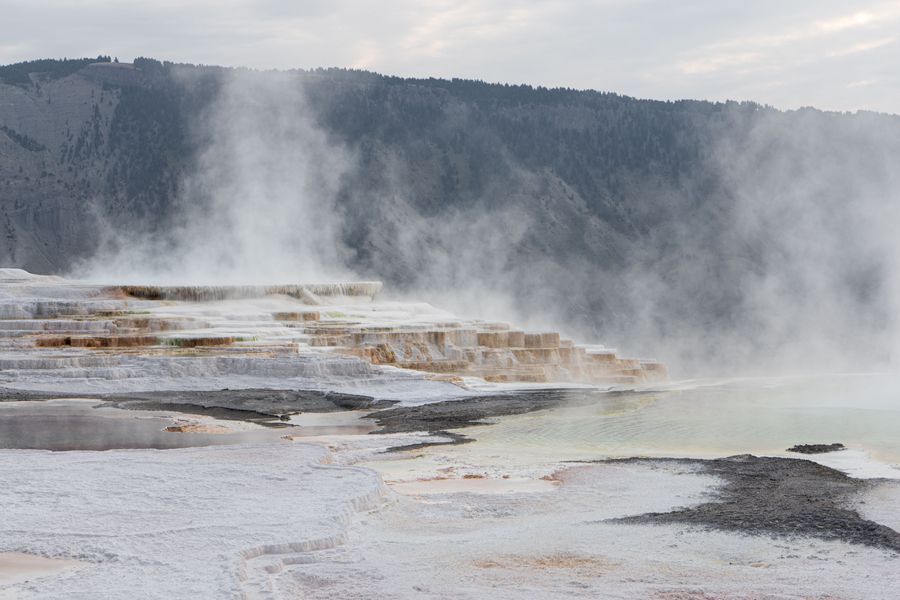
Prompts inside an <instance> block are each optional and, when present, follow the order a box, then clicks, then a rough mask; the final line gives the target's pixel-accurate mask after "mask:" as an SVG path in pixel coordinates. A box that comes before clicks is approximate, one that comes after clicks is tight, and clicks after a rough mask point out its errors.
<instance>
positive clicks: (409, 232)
mask: <svg viewBox="0 0 900 600" xmlns="http://www.w3.org/2000/svg"><path fill="white" fill-rule="evenodd" d="M222 73H223V74H222V76H221V80H220V87H219V88H218V92H217V93H216V95H215V99H214V101H212V102H211V103H210V104H209V105H208V106H207V107H206V109H205V110H204V111H202V113H201V114H200V115H199V117H198V118H197V119H195V120H194V121H193V122H192V123H191V125H190V127H191V137H192V140H193V142H194V144H195V145H196V148H197V151H196V152H195V154H194V162H193V163H192V164H191V165H190V168H188V169H186V171H185V176H184V177H183V180H182V182H181V184H180V187H179V189H180V192H179V194H178V198H177V201H176V203H175V210H174V211H173V212H172V214H171V215H169V216H168V217H167V218H168V221H167V226H166V227H165V228H164V229H163V230H162V232H161V230H156V231H155V232H153V233H149V234H148V233H146V232H144V233H140V226H139V224H135V225H134V226H133V227H129V228H125V229H124V230H123V229H122V228H120V227H112V226H110V227H107V228H105V230H104V233H103V236H102V239H103V241H102V244H101V246H100V251H99V252H98V253H97V254H96V255H95V256H94V258H93V259H92V260H90V261H88V262H87V263H85V264H82V265H80V268H79V269H77V273H78V275H80V276H81V277H84V278H90V279H94V280H104V281H119V282H121V281H141V282H178V283H192V284H222V283H287V282H313V281H335V280H353V279H382V280H384V281H385V282H386V292H385V293H386V294H387V295H388V296H391V297H395V298H402V299H415V300H424V301H428V302H431V303H433V304H435V305H436V306H439V307H441V308H445V309H448V310H451V311H453V312H456V313H457V314H460V315H463V316H466V317H474V318H484V319H492V320H503V321H510V322H513V323H515V324H516V325H517V326H521V327H528V328H531V329H548V330H560V331H561V332H562V333H563V334H564V335H567V336H570V337H572V338H574V339H575V340H576V341H578V342H591V343H595V342H596V343H603V344H605V345H607V346H610V347H615V348H617V349H619V350H620V351H621V352H623V353H625V354H627V355H630V356H639V357H655V358H658V359H660V360H662V361H664V362H666V363H667V364H668V365H669V366H670V369H671V370H672V371H673V373H674V374H675V375H676V376H697V375H712V374H750V373H761V372H766V373H772V372H778V373H791V372H809V371H814V372H818V371H848V370H849V371H858V370H864V371H867V370H877V369H882V368H887V367H888V366H889V365H891V364H892V363H893V361H895V359H896V357H897V355H898V349H900V343H898V340H900V336H898V331H897V322H896V318H895V315H896V314H898V309H900V306H898V300H900V283H898V268H900V263H898V259H900V247H898V241H897V236H896V234H895V225H896V224H897V223H900V220H898V216H900V215H898V214H897V211H898V207H897V200H898V190H900V186H898V184H900V181H898V175H897V166H898V164H900V163H898V160H900V141H898V140H900V137H898V135H897V134H898V132H900V123H898V122H900V118H898V117H891V116H887V115H874V114H866V113H859V114H855V115H850V114H837V113H823V112H820V111H815V110H811V109H804V110H801V111H793V112H780V111H776V110H774V109H769V108H763V107H752V108H749V109H748V108H747V106H746V105H741V106H740V107H731V108H728V109H725V110H723V111H722V112H721V116H720V117H718V118H717V120H715V121H714V123H713V124H712V125H710V126H708V127H707V131H708V132H711V134H710V135H709V139H708V140H707V141H706V142H705V143H704V144H703V145H702V148H701V152H700V154H699V156H697V158H696V159H695V161H694V162H693V163H692V164H691V165H690V167H689V168H688V169H687V170H684V171H683V172H680V173H678V174H677V175H676V177H674V178H673V177H668V178H663V177H660V176H658V175H654V174H653V173H652V171H651V172H650V174H649V175H641V173H639V172H635V171H631V172H627V173H626V174H625V175H624V176H623V177H624V178H626V179H627V181H629V186H630V188H629V189H631V190H632V191H631V192H630V195H629V196H628V197H626V198H622V199H616V198H604V199H596V198H590V197H584V196H583V195H582V194H581V193H580V192H579V190H578V188H577V186H574V185H571V184H570V182H569V181H568V180H567V179H566V177H565V176H564V175H562V174H561V173H559V172H558V171H556V170H554V169H553V168H550V167H535V166H534V165H530V164H528V162H527V161H525V160H523V159H522V157H521V156H518V155H516V153H515V152H512V151H510V150H509V149H508V148H507V146H506V145H504V143H503V140H502V139H500V138H499V137H498V135H496V134H494V133H491V132H490V131H487V130H485V128H484V127H483V126H482V125H481V124H480V123H479V122H478V120H477V115H474V114H473V113H472V111H470V110H468V109H465V108H459V107H454V106H453V105H452V104H450V105H447V106H446V107H445V108H444V111H445V112H444V114H443V116H442V117H441V118H440V119H439V121H437V123H438V124H437V125H435V126H434V128H433V129H432V130H431V131H432V132H433V134H434V135H437V136H452V135H462V134H457V133H454V132H464V133H465V135H468V136H471V138H472V140H474V141H471V142H470V146H471V147H473V148H475V149H476V150H477V153H478V155H477V156H472V157H469V159H468V160H469V162H468V163H464V162H463V163H458V164H454V165H451V170H450V171H449V172H450V173H457V175H456V177H460V176H461V175H459V173H463V175H462V176H464V177H467V178H468V179H469V180H471V181H475V182H476V183H477V185H475V184H473V185H470V186H469V187H465V186H463V187H460V188H459V192H458V194H457V196H455V201H454V202H453V203H452V204H441V203H439V202H436V201H434V200H432V197H434V198H437V196H435V195H434V192H433V189H432V187H429V186H433V185H434V183H433V182H434V181H435V178H436V177H437V176H438V175H436V174H440V177H443V178H445V179H446V177H447V173H448V171H447V169H448V167H447V166H446V165H445V164H443V163H441V162H440V161H439V160H438V159H437V158H431V154H433V151H432V150H431V149H430V148H428V146H427V144H428V141H427V139H425V140H423V141H421V142H415V144H421V146H416V145H415V144H412V143H411V142H406V141H403V140H404V139H406V138H404V135H409V134H404V133H391V135H394V136H397V137H398V138H399V139H400V140H401V141H400V142H398V141H397V140H396V139H394V140H391V139H388V140H387V141H384V140H383V139H382V138H379V140H380V141H379V140H376V141H374V142H373V141H372V139H371V138H364V137H363V138H354V137H353V136H351V135H348V134H347V133H346V131H345V129H346V128H345V127H344V124H343V122H342V121H339V120H338V117H336V116H335V113H333V111H332V109H331V107H330V101H329V96H328V91H329V90H333V89H334V88H333V87H329V86H324V87H323V85H322V84H321V81H319V82H318V83H317V85H318V87H317V88H315V89H312V90H311V89H310V88H309V84H310V82H311V81H313V82H315V79H314V78H313V77H311V76H310V75H304V74H302V73H295V72H287V73H278V72H255V71H247V70H227V71H223V72H222ZM180 77H181V83H182V85H185V86H190V85H192V80H191V78H192V77H197V75H195V74H191V73H188V72H185V73H182V74H181V75H180ZM329 85H332V84H329ZM333 85H335V86H336V85H337V84H333ZM323 89H324V90H325V91H324V92H323ZM329 111H332V112H329ZM380 135H382V136H386V135H387V134H380ZM401 142H402V143H405V144H407V145H411V147H412V148H413V150H412V151H410V150H409V149H408V148H407V149H404V148H403V146H402V145H401ZM417 148H418V150H417ZM444 160H445V162H446V159H444ZM451 185H452V184H451ZM635 190H636V191H635ZM598 202H605V203H606V204H605V205H604V204H600V206H601V208H602V207H603V206H606V207H607V208H604V209H603V210H607V211H608V212H609V213H610V214H613V215H616V216H615V219H613V220H611V219H610V218H608V217H607V218H603V216H602V215H601V214H598V212H597V211H598V209H597V206H598ZM616 222H618V223H619V225H618V226H617V225H616ZM136 232H137V233H136Z"/></svg>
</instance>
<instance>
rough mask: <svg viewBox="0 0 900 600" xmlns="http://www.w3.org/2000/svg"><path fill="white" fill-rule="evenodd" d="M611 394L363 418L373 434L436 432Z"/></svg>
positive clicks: (527, 398)
mask: <svg viewBox="0 0 900 600" xmlns="http://www.w3.org/2000/svg"><path fill="white" fill-rule="evenodd" d="M632 393H633V392H632ZM613 395H615V393H613V392H601V391H598V390H577V389H576V390H573V389H548V390H534V391H518V392H512V393H508V394H492V395H488V396H478V397H475V398H462V399H459V400H447V401H443V402H434V403H431V404H424V405H421V406H399V407H395V408H389V409H387V410H381V411H378V412H375V413H371V414H369V415H366V418H370V419H374V420H375V422H376V423H378V425H379V427H380V428H381V429H379V430H378V431H376V432H374V433H404V432H412V431H427V432H430V433H439V432H443V431H445V430H447V429H460V428H463V427H471V426H473V425H485V424H487V421H485V419H489V418H491V417H501V416H504V415H520V414H524V413H529V412H534V411H538V410H544V409H548V408H555V407H557V406H562V405H564V404H579V403H591V402H596V401H597V399H598V398H600V397H611V396H613Z"/></svg>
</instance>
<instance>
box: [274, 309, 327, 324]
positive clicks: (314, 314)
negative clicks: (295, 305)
mask: <svg viewBox="0 0 900 600" xmlns="http://www.w3.org/2000/svg"><path fill="white" fill-rule="evenodd" d="M272 318H273V319H275V320H276V321H296V322H301V323H307V322H309V321H318V320H319V319H320V318H321V315H320V314H319V312H318V311H314V310H304V311H296V312H276V313H272Z"/></svg>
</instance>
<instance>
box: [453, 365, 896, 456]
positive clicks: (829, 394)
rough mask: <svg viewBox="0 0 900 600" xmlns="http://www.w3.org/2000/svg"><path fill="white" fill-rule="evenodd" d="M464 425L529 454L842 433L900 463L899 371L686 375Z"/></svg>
mask: <svg viewBox="0 0 900 600" xmlns="http://www.w3.org/2000/svg"><path fill="white" fill-rule="evenodd" d="M465 433H466V434H467V435H471V436H473V437H475V438H477V440H478V441H477V442H476V443H475V444H470V445H468V446H469V449H464V448H465V447H462V448H461V451H463V452H466V453H468V452H476V453H488V454H490V453H493V454H494V456H495V457H496V456H499V455H501V454H509V455H517V456H518V458H520V459H524V460H539V459H544V460H548V459H563V460H567V459H591V458H603V457H608V456H640V455H646V456H698V457H706V456H726V455H731V454H740V453H748V452H750V453H756V454H784V453H785V450H786V449H787V448H788V447H790V446H793V445H794V444H798V443H831V442H841V443H843V444H845V445H846V446H848V447H849V448H851V449H856V450H863V451H865V452H867V453H868V454H870V455H871V456H872V457H873V458H875V459H877V460H879V461H882V462H886V463H889V464H900V379H898V378H897V377H896V376H894V375H882V374H866V375H836V376H821V377H804V378H780V379H743V380H729V381H724V380H719V381H695V382H684V383H681V384H676V385H673V386H670V387H669V388H668V389H661V390H658V391H654V392H645V393H631V394H620V395H613V396H610V397H608V398H604V399H601V400H600V401H599V402H597V403H595V404H592V405H590V406H572V407H565V408H561V409H554V410H549V411H542V412H540V413H532V414H528V415H521V416H516V417H509V418H503V419H500V420H498V422H496V423H495V424H493V425H490V426H486V427H478V428H475V429H467V430H465ZM516 462H519V461H518V460H517V461H516Z"/></svg>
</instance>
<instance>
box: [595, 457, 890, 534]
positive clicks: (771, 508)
mask: <svg viewBox="0 0 900 600" xmlns="http://www.w3.org/2000/svg"><path fill="white" fill-rule="evenodd" d="M610 462H618V463H644V464H647V463H650V464H653V463H658V464H665V465H673V464H677V465H683V466H684V467H685V468H689V469H699V470H700V471H701V472H703V473H706V474H710V475H715V476H717V477H719V478H721V479H722V481H723V482H724V485H723V486H722V488H721V489H720V490H719V492H718V497H717V498H716V499H715V500H712V501H710V502H707V503H704V504H701V505H699V506H694V507H692V508H685V509H681V510H675V511H671V512H666V513H647V514H643V515H638V516H634V517H627V518H624V519H620V520H619V522H623V523H654V524H668V523H678V524H688V525H699V526H706V527H712V528H715V529H721V530H727V531H738V532H741V533H747V534H768V535H775V536H813V537H818V538H821V539H825V540H840V541H843V542H849V543H854V544H862V545H865V546H871V547H876V548H881V549H884V550H890V551H893V552H900V533H898V532H897V531H894V530H893V529H891V528H889V527H886V526H884V525H881V524H879V523H876V522H874V521H870V520H867V519H864V518H863V517H862V516H860V514H859V513H858V512H856V511H855V510H853V509H852V508H850V507H851V503H852V502H853V500H854V499H855V497H856V496H857V495H858V494H859V493H860V492H862V491H864V490H866V489H868V488H869V487H870V486H873V485H878V483H877V482H868V481H865V480H860V479H854V478H852V477H849V476H847V475H845V474H843V473H841V472H840V471H836V470H835V469H831V468H828V467H825V466H823V465H820V464H818V463H815V462H812V461H809V460H803V459H792V458H767V457H757V456H752V455H742V456H731V457H728V458H721V459H715V460H698V459H641V458H631V459H623V460H617V461H610Z"/></svg>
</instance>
